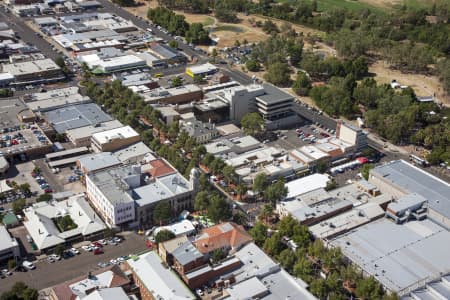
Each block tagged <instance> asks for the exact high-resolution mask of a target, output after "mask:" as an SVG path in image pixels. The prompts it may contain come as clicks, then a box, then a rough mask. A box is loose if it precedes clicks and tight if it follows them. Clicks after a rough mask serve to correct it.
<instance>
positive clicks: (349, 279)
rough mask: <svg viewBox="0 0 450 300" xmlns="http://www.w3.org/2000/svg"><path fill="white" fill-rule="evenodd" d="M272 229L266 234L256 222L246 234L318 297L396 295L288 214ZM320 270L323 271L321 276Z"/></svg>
mask: <svg viewBox="0 0 450 300" xmlns="http://www.w3.org/2000/svg"><path fill="white" fill-rule="evenodd" d="M276 229H277V230H276V231H272V232H273V233H272V234H271V235H270V236H269V235H268V234H267V233H268V228H267V226H266V225H264V224H263V223H262V222H257V223H256V224H255V226H254V227H253V228H252V229H251V230H250V234H251V235H252V237H253V238H254V240H255V242H256V243H257V244H258V245H259V246H261V247H263V248H264V250H265V251H266V252H267V253H268V254H269V255H271V256H273V257H275V258H276V259H277V261H278V262H280V264H281V265H282V266H283V267H284V268H285V269H286V270H287V271H288V272H289V273H291V274H293V275H294V276H296V277H299V278H301V279H302V280H304V281H305V282H307V283H308V284H309V289H310V291H311V292H312V293H313V294H314V295H315V296H317V297H318V298H319V299H348V297H349V294H350V293H351V292H352V293H354V294H355V295H356V296H357V297H359V298H360V299H380V298H382V299H392V300H394V299H398V297H397V296H396V295H386V294H385V293H384V291H383V289H382V287H381V285H380V284H379V283H378V282H377V281H376V280H375V279H374V278H373V277H363V276H362V275H361V273H359V272H358V271H357V270H356V269H355V268H354V267H353V266H351V265H348V264H347V263H346V262H345V261H344V259H343V255H342V253H341V251H340V249H339V248H329V249H328V248H326V247H325V246H324V245H323V243H322V242H321V241H320V240H315V241H314V240H313V239H312V237H311V235H310V234H309V231H308V228H307V227H306V226H303V225H300V224H299V223H298V221H297V220H295V219H294V218H293V217H291V216H290V215H289V216H287V217H284V218H283V219H281V221H280V222H279V223H278V224H277V227H276ZM288 240H293V241H294V242H295V244H296V245H297V246H298V248H297V250H296V251H293V250H291V249H290V248H288V247H287V241H288ZM321 272H322V273H324V274H326V278H325V279H324V278H322V277H321V276H320V273H321ZM344 286H346V287H353V289H346V288H345V287H344Z"/></svg>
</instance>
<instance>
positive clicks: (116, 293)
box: [82, 287, 131, 300]
mask: <svg viewBox="0 0 450 300" xmlns="http://www.w3.org/2000/svg"><path fill="white" fill-rule="evenodd" d="M130 299H131V298H129V297H128V296H127V294H126V293H125V291H124V290H123V289H122V288H121V287H115V288H106V289H99V290H96V291H94V292H92V293H90V294H89V295H87V296H86V297H84V298H83V299H82V300H130Z"/></svg>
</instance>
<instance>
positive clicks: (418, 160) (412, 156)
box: [409, 154, 429, 167]
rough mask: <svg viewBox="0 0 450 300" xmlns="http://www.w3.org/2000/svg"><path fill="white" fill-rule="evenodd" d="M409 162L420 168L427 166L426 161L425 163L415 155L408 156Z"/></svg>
mask: <svg viewBox="0 0 450 300" xmlns="http://www.w3.org/2000/svg"><path fill="white" fill-rule="evenodd" d="M409 160H410V161H411V162H413V163H414V164H416V165H419V166H422V167H427V166H429V163H428V161H426V160H425V159H422V158H420V157H418V156H417V155H414V154H410V155H409Z"/></svg>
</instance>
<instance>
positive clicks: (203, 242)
mask: <svg viewBox="0 0 450 300" xmlns="http://www.w3.org/2000/svg"><path fill="white" fill-rule="evenodd" d="M251 241H252V238H251V236H250V235H249V234H248V233H247V232H246V231H245V229H244V227H242V226H240V225H237V224H235V223H233V222H227V223H221V224H217V225H215V226H212V227H209V228H206V229H203V231H202V233H201V234H200V235H199V236H198V237H197V238H196V240H195V241H194V245H195V246H196V247H197V249H198V251H200V252H201V253H203V254H206V253H209V252H211V251H214V250H216V249H220V248H239V247H240V246H242V245H245V244H247V243H249V242H251Z"/></svg>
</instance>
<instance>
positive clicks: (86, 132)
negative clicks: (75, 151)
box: [66, 120, 123, 147]
mask: <svg viewBox="0 0 450 300" xmlns="http://www.w3.org/2000/svg"><path fill="white" fill-rule="evenodd" d="M118 127H123V124H122V123H120V122H119V121H117V120H113V121H108V122H103V123H97V124H95V125H89V126H84V127H79V128H74V129H69V130H67V131H66V136H67V139H68V140H69V141H71V142H72V144H74V145H75V146H76V147H87V146H90V145H91V137H92V135H94V134H95V133H98V132H102V131H107V130H111V129H115V128H118Z"/></svg>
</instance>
